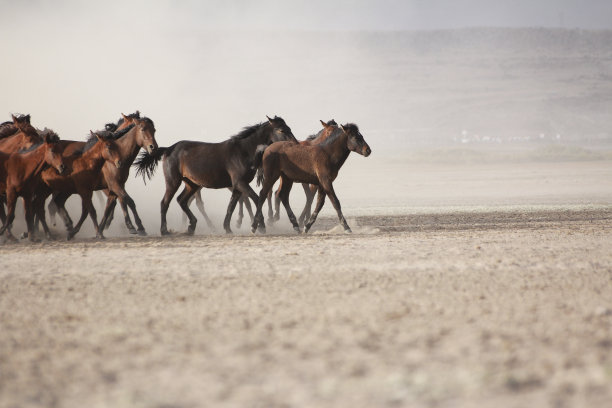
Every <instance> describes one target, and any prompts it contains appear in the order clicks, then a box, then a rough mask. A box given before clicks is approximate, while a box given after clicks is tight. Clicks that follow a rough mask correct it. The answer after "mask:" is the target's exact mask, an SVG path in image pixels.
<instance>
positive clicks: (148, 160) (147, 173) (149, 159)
mask: <svg viewBox="0 0 612 408" xmlns="http://www.w3.org/2000/svg"><path fill="white" fill-rule="evenodd" d="M172 147H173V146H172ZM170 149H171V147H158V148H157V149H155V151H154V152H153V153H151V154H149V153H148V152H147V151H143V152H142V153H140V155H139V156H138V158H137V159H136V160H135V161H134V164H132V167H135V168H136V175H135V177H138V175H139V174H142V180H143V181H144V182H145V184H146V182H147V178H148V179H149V180H151V177H153V174H154V173H155V169H156V168H157V164H158V163H159V160H160V159H161V158H162V157H164V156H165V155H166V153H168V154H169V153H170V151H169V150H170Z"/></svg>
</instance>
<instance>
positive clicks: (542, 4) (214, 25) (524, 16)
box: [0, 0, 612, 30]
mask: <svg viewBox="0 0 612 408" xmlns="http://www.w3.org/2000/svg"><path fill="white" fill-rule="evenodd" d="M0 10H1V11H2V12H0V21H3V20H4V21H6V20H14V19H17V20H23V23H24V24H27V20H28V18H29V16H30V15H31V14H32V13H33V14H34V15H36V14H42V15H45V16H47V17H48V18H49V20H51V21H54V22H56V23H57V24H61V23H62V21H65V19H67V18H70V17H72V16H75V15H76V16H80V17H82V18H85V19H87V20H88V21H90V22H91V23H92V24H105V23H106V24H117V22H121V21H126V20H125V19H122V18H121V16H122V15H123V16H125V15H126V14H131V15H133V14H137V15H139V16H140V17H141V18H142V21H140V24H143V25H145V24H146V25H155V26H158V27H159V28H162V29H163V28H169V27H170V28H176V27H181V28H202V29H245V30H253V29H263V30H277V29H279V30H286V29H296V30H423V29H425V30H429V29H445V28H463V27H482V26H494V27H526V26H527V27H565V28H576V27H577V28H585V29H610V28H612V1H609V0H259V1H251V0H216V1H213V0H208V1H198V0H151V1H144V0H140V1H116V0H110V1H103V2H100V1H96V2H92V1H70V0H57V1H56V0H22V1H17V0H0ZM130 20H131V19H130ZM92 29H95V27H92Z"/></svg>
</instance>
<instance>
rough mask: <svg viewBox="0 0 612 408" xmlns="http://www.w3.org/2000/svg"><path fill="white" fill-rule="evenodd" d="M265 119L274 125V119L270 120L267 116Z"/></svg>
mask: <svg viewBox="0 0 612 408" xmlns="http://www.w3.org/2000/svg"><path fill="white" fill-rule="evenodd" d="M266 118H268V122H269V123H270V124H271V125H273V124H274V119H271V118H270V117H269V116H268V115H266Z"/></svg>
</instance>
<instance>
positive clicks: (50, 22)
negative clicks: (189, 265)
mask: <svg viewBox="0 0 612 408" xmlns="http://www.w3.org/2000/svg"><path fill="white" fill-rule="evenodd" d="M0 10H1V13H0V39H1V40H0V41H1V44H2V61H3V63H2V64H1V66H0V89H1V91H2V96H1V98H0V120H9V119H10V114H11V113H29V114H31V115H32V123H33V125H34V126H36V127H39V128H43V127H45V126H47V127H50V128H53V129H54V130H55V131H57V132H58V133H59V134H60V136H61V137H62V138H65V139H74V140H81V139H84V138H85V137H86V135H87V134H88V132H89V129H94V130H95V129H101V128H102V127H103V126H104V124H105V123H107V122H114V121H116V120H117V119H119V117H120V114H121V113H125V114H128V113H132V112H134V111H136V110H140V112H141V113H142V114H143V115H146V116H148V117H150V118H151V119H152V120H153V121H154V122H155V126H156V128H157V133H156V138H157V141H158V143H159V145H160V146H169V145H171V144H173V143H174V142H176V141H178V140H182V139H191V140H201V141H209V142H216V141H222V140H225V139H227V138H228V137H230V136H231V135H233V134H236V133H237V132H239V131H240V130H241V129H242V127H244V126H247V125H251V124H255V123H259V122H261V121H263V120H265V115H270V116H273V115H279V116H282V117H283V118H284V119H285V120H286V122H287V123H288V124H289V126H291V128H292V129H293V133H294V134H295V136H296V137H297V138H298V139H304V138H305V137H306V136H308V135H310V134H313V133H315V132H317V131H318V130H319V128H320V125H319V119H323V120H329V119H331V118H334V119H336V120H337V121H339V122H341V123H346V122H354V123H357V124H358V125H359V127H360V129H361V131H362V133H363V135H364V136H365V138H366V140H367V141H368V143H369V144H370V146H371V148H372V150H373V154H372V156H370V157H369V158H367V159H364V158H363V157H359V156H357V155H355V157H352V156H351V157H350V158H349V160H348V161H347V163H346V165H345V168H343V170H342V171H341V173H340V176H339V178H338V180H337V183H336V191H337V193H338V196H339V198H340V200H341V202H342V203H343V206H344V209H345V211H346V212H347V213H349V214H351V213H352V214H360V213H366V212H377V211H378V212H380V211H382V212H385V211H386V212H392V211H403V210H402V209H406V208H412V209H413V210H414V209H416V208H431V207H436V206H472V207H473V206H479V205H484V206H486V205H559V204H576V205H591V204H595V205H601V204H603V205H609V204H611V203H612V170H611V168H612V165H611V163H612V153H611V151H612V31H611V29H612V3H610V2H607V1H595V0H591V1H574V0H559V1H554V0H543V1H538V2H532V1H525V0H517V1H510V0H508V1H501V0H500V1H495V2H490V1H484V0H463V1H461V0H459V1H439V0H433V1H420V0H413V1H409V0H407V1H397V0H382V1H380V0H379V1H374V0H357V1H345V0H340V1H321V0H310V1H302V0H298V1H280V0H279V1H274V0H264V1H255V2H252V1H244V0H233V1H166V0H156V1H121V2H120V1H105V2H94V1H86V2H82V1H61V0H60V1H43V0H39V1H36V0H30V1H0ZM2 115H4V119H2ZM163 189H164V182H163V176H162V174H161V171H160V172H158V174H157V175H156V177H155V179H154V180H153V181H152V182H150V183H148V184H147V185H146V186H145V185H144V184H143V183H142V180H137V179H131V180H130V182H129V184H128V191H129V192H131V193H132V196H133V197H134V199H135V200H136V204H137V206H138V209H139V212H141V215H143V216H144V219H145V226H146V227H147V228H148V229H149V232H156V231H157V230H158V228H159V204H158V203H159V201H160V200H161V197H162V194H163ZM229 194H230V193H229V191H210V190H207V191H205V192H204V197H205V202H206V204H207V208H208V209H209V210H210V212H211V213H212V214H213V215H214V216H216V217H218V218H219V219H220V217H221V216H222V215H223V214H224V213H225V207H226V205H227V201H228V200H229ZM302 195H303V194H302V191H301V188H300V187H297V188H294V192H293V194H292V196H291V199H292V204H294V211H296V212H297V211H299V210H301V204H302ZM71 204H72V205H73V206H74V210H73V211H71V213H75V215H74V216H73V218H75V217H76V216H77V215H76V209H77V208H79V207H80V205H79V204H78V200H77V199H74V198H73V199H71ZM194 207H195V206H194ZM324 214H328V215H329V214H334V212H333V209H332V208H331V205H329V203H328V204H327V205H326V208H325V211H324ZM116 215H117V216H119V212H117V214H116ZM169 216H170V217H171V218H170V220H171V221H170V222H171V225H172V223H174V228H175V229H181V228H182V227H181V221H180V216H181V210H180V209H179V207H178V205H176V204H173V205H172V206H171V209H170V212H169ZM119 218H121V217H119ZM283 218H284V215H283ZM86 224H88V223H86ZM201 224H203V223H200V225H199V228H200V229H199V231H202V229H203V228H204V227H203V226H202V225H201ZM219 226H220V220H219ZM114 227H116V228H117V229H116V233H122V231H123V230H122V229H121V227H122V226H120V225H115V226H114Z"/></svg>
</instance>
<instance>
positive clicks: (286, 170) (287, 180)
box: [251, 123, 372, 233]
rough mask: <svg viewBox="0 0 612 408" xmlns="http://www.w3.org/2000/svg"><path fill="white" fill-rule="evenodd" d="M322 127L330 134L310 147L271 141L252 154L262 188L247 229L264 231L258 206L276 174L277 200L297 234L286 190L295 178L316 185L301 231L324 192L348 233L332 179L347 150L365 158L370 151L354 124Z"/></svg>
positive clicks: (263, 199)
mask: <svg viewBox="0 0 612 408" xmlns="http://www.w3.org/2000/svg"><path fill="white" fill-rule="evenodd" d="M324 126H325V127H331V128H333V130H332V135H331V136H329V137H328V138H327V140H326V141H325V142H323V143H320V144H318V145H314V146H304V145H300V144H296V143H288V142H279V143H273V144H272V145H270V146H269V147H268V148H266V149H265V150H264V152H263V153H259V154H258V155H257V156H256V157H255V160H256V162H255V164H256V165H257V166H258V167H260V169H259V170H258V177H257V179H258V182H259V181H263V187H262V189H261V192H260V193H259V202H258V203H257V212H256V214H255V221H254V222H253V225H252V228H251V231H252V232H255V231H256V230H257V228H258V227H259V228H260V229H261V230H262V231H265V225H264V220H263V215H262V212H261V208H262V206H263V204H264V201H265V199H266V197H267V195H268V192H269V191H270V190H271V189H272V186H274V183H275V182H276V180H278V178H279V177H280V178H281V184H282V190H281V192H280V198H281V201H282V203H283V205H284V206H285V210H286V211H287V215H288V216H289V220H290V221H291V224H293V229H295V230H296V231H297V232H298V233H299V232H300V227H299V225H298V223H297V220H296V218H295V215H294V214H293V211H291V207H290V206H289V192H290V191H291V187H292V185H293V183H294V182H296V181H297V182H300V183H308V184H315V185H317V186H319V188H318V193H319V196H318V198H317V206H316V208H315V211H314V212H313V213H312V216H311V218H310V220H309V221H308V222H307V223H306V226H305V227H304V232H308V230H309V229H310V227H311V226H312V224H313V223H314V222H315V220H316V218H317V215H318V214H319V211H321V208H322V207H323V203H324V202H325V195H327V196H328V197H329V199H330V201H331V202H332V204H333V206H334V208H335V209H336V212H337V213H338V219H339V220H340V223H341V224H342V226H343V227H344V230H345V231H346V232H351V229H350V227H349V226H348V224H347V222H346V219H345V218H344V215H342V210H341V207H340V201H338V197H336V193H335V192H334V187H333V185H332V182H333V181H334V180H335V179H336V177H337V176H338V171H339V170H340V167H342V165H343V164H344V162H345V161H346V159H347V158H348V155H349V153H350V152H352V151H353V152H357V153H359V154H361V155H363V156H365V157H367V156H369V155H370V153H372V150H371V149H370V147H369V146H368V144H367V143H366V141H365V140H364V138H363V136H362V135H361V133H360V132H359V128H358V127H357V125H355V124H352V123H348V124H346V125H341V126H335V125H327V124H325V125H324ZM262 179H263V180H262Z"/></svg>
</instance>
